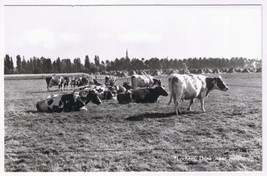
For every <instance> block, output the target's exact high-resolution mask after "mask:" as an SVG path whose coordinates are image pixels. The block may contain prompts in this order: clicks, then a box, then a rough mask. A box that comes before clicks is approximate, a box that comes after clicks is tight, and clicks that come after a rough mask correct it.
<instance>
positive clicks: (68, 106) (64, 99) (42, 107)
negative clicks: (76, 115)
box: [36, 89, 101, 112]
mask: <svg viewBox="0 0 267 176" xmlns="http://www.w3.org/2000/svg"><path fill="white" fill-rule="evenodd" d="M90 101H92V102H93V103H95V104H98V105H99V104H100V103H101V100H100V99H99V97H98V95H97V94H96V92H95V91H94V90H89V89H87V90H82V91H80V92H78V93H77V92H73V93H69V94H63V95H58V94H57V95H52V96H49V97H47V98H46V99H45V100H42V101H39V102H37V103H36V108H37V110H38V111H40V112H63V111H64V112H70V111H79V110H80V109H81V108H82V107H83V108H84V109H86V107H85V106H86V105H87V104H88V103H89V102H90Z"/></svg>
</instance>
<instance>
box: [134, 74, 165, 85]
mask: <svg viewBox="0 0 267 176" xmlns="http://www.w3.org/2000/svg"><path fill="white" fill-rule="evenodd" d="M131 82H132V88H133V89H136V88H137V87H152V86H154V85H157V86H161V81H160V80H159V79H156V78H154V77H153V76H150V75H137V74H135V75H132V76H131Z"/></svg>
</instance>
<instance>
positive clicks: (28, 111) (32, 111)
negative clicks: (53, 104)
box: [25, 110, 47, 114]
mask: <svg viewBox="0 0 267 176" xmlns="http://www.w3.org/2000/svg"><path fill="white" fill-rule="evenodd" d="M25 112H26V113H33V114H35V113H47V112H41V111H37V110H27V111H25Z"/></svg>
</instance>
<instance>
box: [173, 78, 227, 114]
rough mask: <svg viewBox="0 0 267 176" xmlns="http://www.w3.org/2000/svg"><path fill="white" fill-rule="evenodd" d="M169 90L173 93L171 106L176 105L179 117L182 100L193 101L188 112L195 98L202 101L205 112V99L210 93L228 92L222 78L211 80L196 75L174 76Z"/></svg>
mask: <svg viewBox="0 0 267 176" xmlns="http://www.w3.org/2000/svg"><path fill="white" fill-rule="evenodd" d="M168 81H169V89H170V93H171V97H170V101H169V104H170V103H171V101H172V98H173V102H174V104H175V111H176V114H177V115H180V114H181V111H180V108H179V104H180V101H181V100H191V101H190V104H189V107H188V110H190V109H191V105H192V104H193V102H194V99H195V98H198V99H200V103H201V109H202V111H203V112H205V108H204V99H205V97H206V96H208V94H209V92H210V91H212V90H214V89H218V90H222V91H227V90H228V87H227V86H226V85H225V83H224V82H223V81H222V78H221V77H220V76H218V77H215V78H209V77H206V76H204V75H194V74H186V75H181V74H172V75H170V77H169V80H168Z"/></svg>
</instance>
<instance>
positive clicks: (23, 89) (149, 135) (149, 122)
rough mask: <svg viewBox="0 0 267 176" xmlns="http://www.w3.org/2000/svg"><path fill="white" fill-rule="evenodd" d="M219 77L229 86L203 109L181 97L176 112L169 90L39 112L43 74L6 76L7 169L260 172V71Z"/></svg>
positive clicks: (43, 92)
mask: <svg viewBox="0 0 267 176" xmlns="http://www.w3.org/2000/svg"><path fill="white" fill-rule="evenodd" d="M222 77H223V79H224V81H225V82H226V83H227V85H228V87H229V90H228V91H227V92H220V91H218V90H215V91H213V92H211V93H210V95H209V97H207V99H206V101H205V107H206V112H205V113H203V112H201V110H200V102H199V100H196V101H195V103H194V104H193V105H192V111H191V112H188V111H187V110H186V109H187V106H188V104H189V102H188V101H184V102H183V103H182V115H181V116H176V115H175V113H174V105H173V104H171V105H169V106H168V105H167V103H168V101H169V96H168V97H160V98H159V100H158V102H157V103H152V104H136V103H131V104H126V105H120V104H118V103H117V101H116V100H108V101H104V102H103V103H102V104H101V105H94V104H91V103H89V104H88V105H87V107H88V111H80V112H70V113H38V112H36V108H35V104H36V102H37V101H40V100H42V99H45V98H46V97H47V96H48V95H49V94H53V93H56V92H51V93H49V92H47V91H46V83H45V80H26V81H25V80H5V171H7V172H18V171H19V172H24V171H25V172H26V171H31V172H35V171H41V172H54V171H57V172H58V171H59V172H69V171H82V172H88V171H182V172H184V171H261V170H262V88H261V74H260V73H248V74H246V73H243V74H239V73H234V74H222ZM160 78H161V80H162V83H163V85H164V86H165V87H168V85H167V76H160ZM101 81H103V80H101ZM123 81H126V79H125V80H124V79H120V80H119V81H118V83H119V84H122V82H123ZM55 89H56V88H55ZM167 91H168V90H167Z"/></svg>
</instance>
